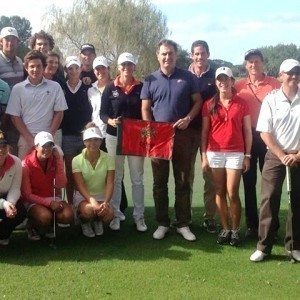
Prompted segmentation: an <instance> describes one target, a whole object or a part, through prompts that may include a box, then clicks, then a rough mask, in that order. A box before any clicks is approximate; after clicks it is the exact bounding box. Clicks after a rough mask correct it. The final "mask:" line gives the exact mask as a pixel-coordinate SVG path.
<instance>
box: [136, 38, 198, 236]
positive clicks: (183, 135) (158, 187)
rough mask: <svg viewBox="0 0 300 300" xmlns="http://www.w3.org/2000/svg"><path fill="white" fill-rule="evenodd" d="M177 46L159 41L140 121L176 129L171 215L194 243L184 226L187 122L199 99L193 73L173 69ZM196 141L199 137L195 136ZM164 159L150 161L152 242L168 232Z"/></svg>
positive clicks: (187, 206)
mask: <svg viewBox="0 0 300 300" xmlns="http://www.w3.org/2000/svg"><path fill="white" fill-rule="evenodd" d="M177 52H178V46H177V44H176V43H175V42H173V41H171V40H166V39H164V40H162V41H160V42H159V44H158V46H157V51H156V54H157V59H158V61H159V65H160V69H159V70H157V71H155V72H153V73H152V74H151V75H150V76H148V77H147V78H146V79H145V83H144V85H143V88H142V92H141V99H142V117H143V119H144V120H155V121H158V122H173V123H174V127H175V128H176V133H175V139H174V147H173V158H172V164H173V173H174V178H175V214H176V220H177V222H176V224H177V232H178V233H179V234H181V235H182V236H183V237H184V238H185V239H186V240H188V241H194V240H196V237H195V235H194V234H193V233H192V232H191V231H190V229H189V227H188V224H189V223H190V221H191V201H190V172H191V159H192V151H191V147H190V145H191V142H192V139H193V135H192V134H191V128H190V126H189V125H190V122H191V121H192V119H194V118H195V117H196V116H198V115H199V111H200V107H201V97H200V94H199V92H198V87H197V83H196V80H195V77H194V76H193V74H191V73H190V72H188V71H186V70H182V69H179V68H177V67H176V61H177V56H178V54H177ZM199 138H200V137H199ZM169 167H170V163H169V161H168V160H162V159H152V171H153V180H154V182H153V197H154V202H155V210H156V220H157V222H158V228H157V230H156V231H155V232H154V234H153V238H154V239H158V240H159V239H163V238H164V237H165V234H166V233H167V232H168V231H169V227H170V218H169V214H168V209H169V198H168V179H169Z"/></svg>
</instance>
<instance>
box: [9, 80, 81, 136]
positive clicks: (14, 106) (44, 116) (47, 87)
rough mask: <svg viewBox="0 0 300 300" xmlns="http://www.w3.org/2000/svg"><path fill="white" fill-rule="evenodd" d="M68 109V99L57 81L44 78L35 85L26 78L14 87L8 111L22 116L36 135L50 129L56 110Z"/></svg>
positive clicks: (30, 130) (10, 113) (31, 131)
mask: <svg viewBox="0 0 300 300" xmlns="http://www.w3.org/2000/svg"><path fill="white" fill-rule="evenodd" d="M66 109H68V106H67V103H66V99H65V96H64V93H63V91H62V89H61V87H60V85H59V84H58V83H57V82H55V81H52V80H48V79H45V78H43V80H42V82H41V83H40V84H38V85H33V84H31V83H30V81H29V80H28V79H26V80H24V81H22V82H20V83H18V84H16V85H15V86H14V87H13V89H12V91H11V94H10V98H9V101H8V105H7V109H6V113H7V114H9V115H12V116H17V117H21V118H22V120H23V122H24V123H25V125H26V127H27V129H28V130H29V132H30V133H31V134H33V135H35V134H37V133H38V132H40V131H49V130H50V126H51V123H52V120H53V115H54V112H56V111H64V110H66ZM74 121H75V120H74Z"/></svg>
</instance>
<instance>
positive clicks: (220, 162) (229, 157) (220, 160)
mask: <svg viewBox="0 0 300 300" xmlns="http://www.w3.org/2000/svg"><path fill="white" fill-rule="evenodd" d="M206 155H207V160H208V163H209V166H210V167H211V168H225V169H234V170H239V169H243V161H244V157H245V155H244V153H243V152H216V151H207V152H206Z"/></svg>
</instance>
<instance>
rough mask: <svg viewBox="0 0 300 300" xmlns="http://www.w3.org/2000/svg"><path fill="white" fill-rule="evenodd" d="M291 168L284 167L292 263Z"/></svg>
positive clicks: (292, 259)
mask: <svg viewBox="0 0 300 300" xmlns="http://www.w3.org/2000/svg"><path fill="white" fill-rule="evenodd" d="M291 184H292V183H291V168H290V166H286V189H287V193H288V201H289V214H290V218H291V244H290V249H289V251H290V259H291V261H292V262H294V258H293V243H294V238H293V211H292V204H291V191H292V186H291Z"/></svg>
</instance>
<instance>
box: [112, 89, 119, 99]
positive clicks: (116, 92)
mask: <svg viewBox="0 0 300 300" xmlns="http://www.w3.org/2000/svg"><path fill="white" fill-rule="evenodd" d="M112 95H113V97H115V98H117V97H119V92H118V91H117V90H115V91H112Z"/></svg>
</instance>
